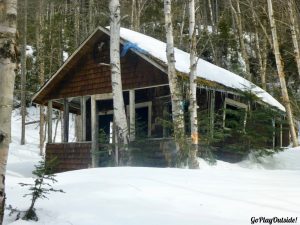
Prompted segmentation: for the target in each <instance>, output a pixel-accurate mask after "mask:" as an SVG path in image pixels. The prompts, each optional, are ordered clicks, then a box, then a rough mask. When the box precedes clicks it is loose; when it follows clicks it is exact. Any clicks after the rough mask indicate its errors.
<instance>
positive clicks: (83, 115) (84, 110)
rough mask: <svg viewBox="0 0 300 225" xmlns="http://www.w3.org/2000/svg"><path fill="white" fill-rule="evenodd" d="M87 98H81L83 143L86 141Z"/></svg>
mask: <svg viewBox="0 0 300 225" xmlns="http://www.w3.org/2000/svg"><path fill="white" fill-rule="evenodd" d="M85 100H86V99H85V97H84V96H82V97H81V98H80V112H81V129H82V131H81V141H86V101H85Z"/></svg>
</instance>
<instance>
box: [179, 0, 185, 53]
mask: <svg viewBox="0 0 300 225" xmlns="http://www.w3.org/2000/svg"><path fill="white" fill-rule="evenodd" d="M186 5H187V4H186V1H185V2H184V7H183V12H182V19H181V24H180V37H179V46H180V48H181V49H182V48H183V44H182V39H183V29H184V20H185V12H186Z"/></svg>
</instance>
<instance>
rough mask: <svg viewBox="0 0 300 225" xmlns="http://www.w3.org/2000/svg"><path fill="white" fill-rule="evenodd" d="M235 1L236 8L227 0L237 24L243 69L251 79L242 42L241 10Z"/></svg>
mask: <svg viewBox="0 0 300 225" xmlns="http://www.w3.org/2000/svg"><path fill="white" fill-rule="evenodd" d="M235 1H236V9H235V7H234V6H233V4H232V0H229V3H230V7H231V11H232V13H233V16H234V19H235V22H236V25H237V32H238V37H239V43H240V48H241V53H242V57H243V59H244V61H245V69H246V78H247V79H248V80H250V81H251V80H252V75H251V73H250V66H249V57H248V53H247V50H246V46H245V42H244V35H243V26H242V18H241V10H240V3H239V1H240V0H235Z"/></svg>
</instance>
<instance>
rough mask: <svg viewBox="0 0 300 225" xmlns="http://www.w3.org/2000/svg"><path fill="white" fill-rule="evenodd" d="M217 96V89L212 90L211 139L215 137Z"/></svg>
mask: <svg viewBox="0 0 300 225" xmlns="http://www.w3.org/2000/svg"><path fill="white" fill-rule="evenodd" d="M215 97H216V92H215V90H212V91H211V95H210V138H211V139H213V137H214V126H215V125H214V124H215Z"/></svg>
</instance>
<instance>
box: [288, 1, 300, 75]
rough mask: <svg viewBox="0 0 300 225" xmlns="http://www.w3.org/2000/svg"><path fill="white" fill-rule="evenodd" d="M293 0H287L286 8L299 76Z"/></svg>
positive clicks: (298, 53)
mask: <svg viewBox="0 0 300 225" xmlns="http://www.w3.org/2000/svg"><path fill="white" fill-rule="evenodd" d="M293 3H294V2H293V0H288V10H289V15H290V22H291V23H290V28H291V33H292V39H293V46H294V54H295V61H296V63H297V70H298V76H299V77H300V52H299V44H298V37H297V32H296V30H297V26H296V20H295V18H296V16H295V12H294V8H295V4H293Z"/></svg>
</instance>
